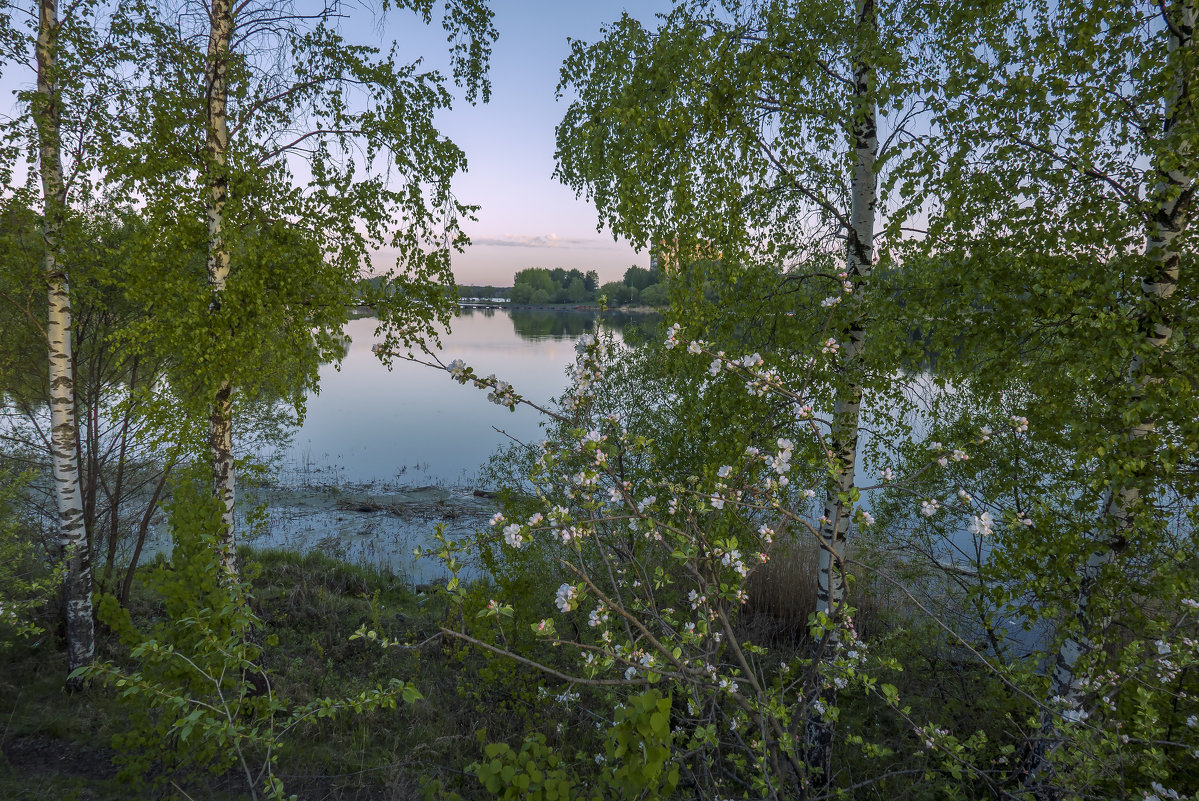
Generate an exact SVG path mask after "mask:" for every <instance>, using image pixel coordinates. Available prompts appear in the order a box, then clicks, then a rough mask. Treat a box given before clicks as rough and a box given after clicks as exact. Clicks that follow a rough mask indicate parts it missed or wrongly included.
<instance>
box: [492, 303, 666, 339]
mask: <svg viewBox="0 0 1199 801" xmlns="http://www.w3.org/2000/svg"><path fill="white" fill-rule="evenodd" d="M510 314H511V316H512V327H513V328H514V329H515V331H516V335H517V336H518V337H520V338H521V339H524V340H532V341H535V340H538V339H572V338H574V337H577V336H579V335H581V334H586V333H589V332H591V331H594V330H595V324H596V320H597V318H598V317H599V316H600V315H598V314H596V313H595V312H576V311H535V310H526V309H520V310H517V309H514V310H512V311H511V312H510ZM656 317H657V316H656V315H645V314H628V313H626V312H605V313H604V315H603V319H604V327H605V328H608V329H609V330H615V331H616V332H617V333H620V334H622V335H623V334H624V333H625V332H626V331H628V330H629V329H632V328H635V327H637V326H641V325H644V324H645V323H647V322H649V321H650V320H651V319H652V318H656Z"/></svg>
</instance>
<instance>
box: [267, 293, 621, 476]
mask: <svg viewBox="0 0 1199 801" xmlns="http://www.w3.org/2000/svg"><path fill="white" fill-rule="evenodd" d="M637 317H638V315H630V314H625V315H605V317H604V320H605V325H610V326H611V328H613V329H615V330H616V331H617V332H618V334H619V332H622V331H624V330H625V329H626V328H628V327H629V326H630V325H631V324H633V323H634V322H635V321H636V319H637ZM595 323H596V315H595V314H594V313H582V312H550V311H523V312H508V311H504V310H501V311H494V310H476V311H465V312H464V313H462V314H460V315H459V316H457V317H456V318H455V319H454V321H453V323H452V326H451V330H450V332H449V333H445V332H442V349H441V351H440V352H439V354H438V355H439V356H440V358H441V359H442V360H443V361H445V362H449V361H451V360H453V359H462V360H463V361H465V362H466V363H467V364H469V365H471V366H472V367H474V368H475V371H476V372H477V373H478V374H480V375H489V374H492V373H494V374H495V375H497V376H499V377H500V378H502V379H504V380H505V381H509V382H511V383H512V384H513V386H515V387H516V389H517V391H518V392H520V393H521V394H523V395H525V396H526V397H528V398H529V399H531V400H536V401H539V402H540V401H546V400H549V399H551V398H553V397H555V396H556V395H559V394H561V392H562V390H563V389H565V387H566V368H567V367H568V366H569V365H570V364H571V363H572V362H573V360H574V343H575V342H576V341H577V339H578V337H579V336H581V335H582V334H584V333H588V332H591V331H594V330H595ZM376 325H377V321H376V320H375V319H374V318H372V317H364V318H361V319H358V320H351V321H350V322H349V323H348V324H347V325H346V335H347V337H348V338H349V340H350V343H349V345H348V350H347V352H346V356H345V358H344V359H343V360H342V361H341V364H340V365H338V366H334V365H332V364H327V365H324V366H322V367H321V370H320V386H321V391H320V394H317V395H310V396H309V397H308V399H307V409H308V413H307V417H306V418H305V420H304V424H303V426H302V427H301V428H300V429H299V430H298V431H297V432H296V433H295V436H294V438H293V440H292V445H291V446H290V447H289V448H288V449H287V450H286V451H284V452H283V453H281V454H276V455H277V456H280V457H281V460H280V461H281V465H282V472H281V475H280V479H281V480H282V481H283V483H285V484H287V485H291V486H304V485H314V486H321V485H325V486H328V485H338V484H344V483H351V484H371V483H376V484H384V485H407V486H421V485H427V484H438V485H443V486H446V485H458V486H473V482H474V481H475V474H476V472H477V471H478V468H479V467H480V466H481V465H482V464H483V463H484V462H485V461H486V460H487V458H488V456H490V454H491V453H492V452H493V451H494V450H495V449H496V448H497V447H498V446H500V445H502V444H505V443H507V442H510V441H511V440H513V439H515V440H519V441H522V442H530V441H536V440H538V439H540V435H541V431H540V426H539V423H540V422H541V421H540V418H539V416H538V414H537V413H536V412H535V411H533V410H531V409H527V408H523V407H520V408H517V410H516V411H515V412H510V411H508V410H507V409H505V408H502V407H499V406H495V405H493V404H491V403H488V402H487V398H486V394H485V393H483V392H481V391H479V390H477V389H475V388H474V387H471V386H462V385H460V384H458V383H456V382H454V381H452V380H450V378H449V377H448V376H447V375H446V374H445V373H444V372H442V371H439V370H434V369H431V368H429V367H425V366H422V365H418V364H412V363H410V362H404V361H397V362H396V363H395V364H394V365H393V367H392V369H391V370H388V369H387V368H386V367H384V366H383V365H382V364H381V363H380V362H379V360H378V359H377V358H375V356H374V354H373V353H372V352H371V346H372V345H373V344H374V343H375V341H376V340H375V337H374V330H375V326H376Z"/></svg>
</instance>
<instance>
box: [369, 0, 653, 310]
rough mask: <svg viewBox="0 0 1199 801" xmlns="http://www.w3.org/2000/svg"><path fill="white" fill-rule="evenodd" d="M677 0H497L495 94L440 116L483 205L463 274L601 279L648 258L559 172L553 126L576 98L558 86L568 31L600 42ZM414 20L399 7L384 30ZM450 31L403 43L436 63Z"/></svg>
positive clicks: (471, 277) (459, 257)
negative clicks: (573, 272)
mask: <svg viewBox="0 0 1199 801" xmlns="http://www.w3.org/2000/svg"><path fill="white" fill-rule="evenodd" d="M669 6H670V2H669V0H639V1H638V0H625V1H624V2H614V1H613V0H493V2H492V8H493V9H494V10H495V27H496V29H497V30H498V31H499V40H498V41H497V42H496V43H495V45H494V47H493V49H492V59H491V73H490V75H491V101H490V102H489V103H487V104H486V105H483V104H480V105H477V106H473V107H472V106H470V105H469V104H467V103H465V102H462V101H459V102H457V103H456V104H455V108H454V109H453V110H451V111H449V112H444V113H442V114H440V115H439V116H438V126H439V128H440V129H441V131H442V132H443V133H444V134H445V135H447V136H448V137H449V138H450V139H451V140H452V141H454V142H455V143H456V144H457V145H458V146H459V147H461V148H462V149H463V150H464V151H465V152H466V157H467V161H468V164H469V171H468V172H467V173H466V174H464V175H462V176H460V178H459V179H458V180H457V181H456V182H455V184H454V193H455V195H456V196H457V197H458V199H459V200H461V201H462V202H464V203H469V204H473V205H478V206H481V209H480V210H479V212H478V215H477V216H478V220H477V222H473V223H468V224H466V225H465V226H464V228H465V230H466V232H467V234H468V235H469V236H470V237H471V240H472V242H473V244H472V245H471V246H470V247H469V248H468V249H467V252H466V253H463V254H456V255H455V256H454V261H453V267H454V274H455V276H456V278H457V280H458V282H459V283H464V284H493V285H497V286H508V285H511V283H512V275H513V273H515V272H516V271H517V270H519V269H523V268H525V267H565V268H568V269H569V268H578V269H580V270H583V271H584V272H585V271H587V270H597V271H598V272H599V275H600V279H601V281H611V280H618V279H619V278H620V277H621V276H623V275H624V271H625V270H626V269H628V267H629V266H630V265H633V264H636V265H638V266H642V267H647V266H648V265H649V255H648V254H647V253H645V252H641V253H637V252H636V251H634V250H633V248H632V247H631V246H630V245H629V244H628V243H626V242H616V241H614V240H613V237H612V234H611V232H609V231H607V230H604V231H597V230H596V224H597V221H598V220H597V214H596V211H595V208H594V207H593V206H592V205H591V203H590V202H588V201H587V200H585V199H580V198H576V197H575V195H574V192H573V191H571V190H570V189H568V188H567V187H565V186H563V185H562V184H560V183H558V182H557V181H555V180H554V179H553V177H552V176H553V172H554V128H555V126H556V125H557V124H558V122H559V120H560V119H561V118H562V116H563V115H564V114H565V111H566V106H567V104H568V99H566V98H564V99H563V100H562V101H561V102H558V101H556V100H555V98H554V94H555V89H556V87H557V83H558V70H559V68H560V66H561V64H562V61H563V59H565V58H566V56H567V55H568V54H569V52H570V45H569V43H568V41H567V40H568V37H569V38H573V39H581V40H583V41H595V40H596V39H598V38H599V36H600V28H601V26H602V25H604V24H606V23H609V22H613V21H615V20H616V19H618V18H619V17H620V15H621V13H622V12H625V11H627V12H628V13H629V14H631V15H633V16H636V17H637V18H639V19H641V20H643V21H645V22H650V21H652V19H653V16H654V14H655V13H656V12H663V11H666V10H668V9H669ZM410 21H411V18H410V17H407V18H400V17H399V15H396V17H395V18H394V19H389V20H388V21H387V22H388V25H387V28H385V29H384V30H383V31H382V33H383V35H385V36H388V37H389V38H390V36H391V35H392V30H393V29H396V28H397V26H399V25H404V24H409V25H410ZM444 39H445V36H444V34H443V33H442V31H441V29H440V27H439V26H438V25H437V23H436V20H435V21H434V24H433V26H431V28H430V29H428V30H423V31H417V32H412V31H411V29H410V28H409V32H408V33H406V34H405V36H404V38H403V39H401V44H402V45H403V46H404V47H408V46H409V45H411V46H412V47H413V48H422V49H424V50H425V51H427V53H428V56H429V61H430V63H432V64H434V65H437V64H440V63H444V62H443V61H442V59H441V54H442V53H443V52H444V50H445V43H444Z"/></svg>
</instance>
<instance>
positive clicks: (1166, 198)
mask: <svg viewBox="0 0 1199 801" xmlns="http://www.w3.org/2000/svg"><path fill="white" fill-rule="evenodd" d="M1175 11H1176V16H1175V15H1174V14H1173V13H1171V12H1175ZM1166 13H1171V16H1172V17H1174V18H1173V19H1172V24H1171V25H1168V26H1166V31H1165V33H1166V35H1167V36H1168V37H1169V49H1170V51H1171V53H1172V54H1174V55H1178V51H1180V50H1184V49H1190V50H1191V51H1192V52H1194V50H1195V49H1196V43H1195V36H1194V33H1195V20H1196V17H1199V2H1196V0H1183V2H1181V3H1179V4H1177V5H1176V6H1173V7H1170V11H1169V12H1166ZM1183 61H1184V63H1188V64H1189V63H1193V61H1192V60H1191V59H1183ZM1175 69H1176V72H1175V75H1174V76H1173V82H1172V86H1171V92H1170V96H1169V97H1168V98H1166V103H1165V109H1166V114H1165V130H1164V134H1165V135H1164V140H1165V142H1166V143H1167V148H1168V151H1167V152H1166V153H1165V154H1162V155H1164V156H1165V158H1161V156H1159V163H1162V164H1165V165H1167V166H1166V168H1165V169H1159V170H1158V181H1157V182H1156V183H1155V185H1154V187H1153V190H1152V192H1153V194H1152V195H1151V197H1150V200H1151V202H1153V204H1154V209H1153V216H1152V218H1151V220H1150V222H1149V226H1148V230H1147V231H1146V236H1145V253H1144V264H1145V268H1144V269H1145V272H1144V277H1143V278H1142V280H1141V298H1142V304H1143V309H1144V311H1143V317H1142V320H1141V335H1142V336H1143V337H1144V340H1145V342H1146V343H1147V344H1148V345H1150V346H1152V347H1154V348H1158V349H1161V348H1165V347H1166V345H1167V344H1168V343H1169V341H1170V337H1171V336H1172V335H1173V328H1172V322H1171V320H1170V318H1169V316H1168V315H1167V314H1166V313H1165V312H1164V310H1163V308H1162V307H1163V305H1164V302H1165V301H1166V300H1168V299H1169V298H1170V297H1171V296H1172V295H1173V294H1174V290H1175V289H1176V288H1177V286H1178V278H1179V273H1180V266H1181V261H1182V254H1181V252H1180V251H1179V249H1178V247H1177V244H1176V240H1177V239H1178V236H1179V235H1180V234H1181V233H1182V232H1183V231H1184V230H1185V229H1186V227H1187V225H1188V223H1189V222H1190V209H1191V204H1192V203H1193V202H1194V192H1195V183H1196V180H1197V178H1199V176H1197V175H1196V172H1197V170H1196V162H1195V154H1194V153H1192V152H1190V147H1189V143H1187V142H1185V141H1182V140H1178V139H1177V137H1176V136H1174V134H1175V129H1176V128H1177V127H1178V126H1179V124H1180V123H1181V122H1183V120H1182V117H1183V115H1186V116H1187V117H1189V118H1191V119H1193V115H1194V110H1193V105H1194V102H1195V93H1194V76H1192V75H1188V74H1186V72H1185V71H1184V70H1182V69H1179V68H1178V67H1177V66H1176V67H1175ZM1172 139H1174V140H1175V141H1174V142H1173V145H1174V146H1173V147H1172V148H1170V145H1171V140H1172ZM1143 366H1144V365H1143V363H1142V361H1141V358H1140V356H1139V355H1137V356H1134V357H1133V359H1132V361H1131V363H1130V364H1129V366H1128V372H1127V380H1128V381H1129V383H1131V384H1132V385H1134V387H1135V388H1136V390H1137V392H1138V394H1139V393H1140V392H1141V391H1143V390H1144V388H1145V387H1147V386H1148V385H1149V384H1150V383H1152V382H1154V381H1157V380H1159V379H1156V378H1155V377H1153V376H1151V375H1145V374H1144V372H1143ZM1154 426H1155V423H1154V421H1153V420H1152V419H1141V420H1137V421H1135V422H1133V424H1132V425H1130V426H1129V427H1128V429H1127V430H1126V431H1125V432H1124V438H1125V441H1126V442H1136V441H1137V440H1140V439H1144V438H1145V437H1147V436H1148V435H1149V434H1150V433H1152V432H1153V430H1154ZM1140 499H1141V498H1140V491H1139V489H1138V488H1137V487H1135V486H1132V487H1116V486H1114V487H1110V488H1109V489H1108V492H1107V496H1106V498H1105V500H1104V504H1103V508H1102V510H1101V516H1100V520H1099V522H1098V524H1097V528H1098V529H1099V530H1100V531H1109V532H1111V535H1110V537H1109V538H1108V539H1106V540H1105V541H1101V542H1098V543H1097V547H1096V548H1095V549H1094V550H1093V551H1092V552H1091V554H1090V555H1089V556H1088V557H1087V561H1086V563H1085V565H1084V566H1083V569H1082V573H1081V576H1080V579H1081V581H1080V585H1079V590H1078V595H1077V597H1076V600H1075V607H1074V613H1073V622H1074V626H1075V628H1074V631H1072V632H1071V633H1070V634H1069V635H1068V636H1067V637H1065V639H1064V640H1063V641H1062V644H1061V645H1060V646H1059V648H1058V652H1057V654H1056V657H1055V659H1054V667H1053V674H1052V675H1051V676H1050V683H1049V697H1050V706H1051V707H1054V708H1055V709H1059V710H1062V711H1064V712H1065V714H1067V715H1070V716H1077V715H1079V714H1080V713H1082V712H1083V711H1084V709H1083V705H1084V701H1085V698H1084V696H1085V693H1084V689H1083V681H1082V676H1081V675H1080V674H1079V661H1080V660H1082V659H1083V658H1084V657H1085V656H1087V655H1088V654H1090V653H1092V652H1093V651H1094V650H1095V647H1096V644H1095V643H1094V642H1093V641H1092V639H1091V636H1092V635H1093V634H1094V631H1095V628H1096V621H1095V620H1094V618H1093V615H1092V613H1091V609H1090V607H1091V600H1092V596H1093V594H1094V592H1095V589H1096V586H1097V585H1098V583H1099V579H1100V577H1101V575H1102V573H1103V571H1104V568H1105V567H1107V566H1108V565H1110V564H1112V563H1114V562H1115V560H1116V558H1117V556H1118V555H1119V553H1120V551H1122V550H1123V549H1124V547H1125V544H1126V537H1127V535H1128V533H1129V532H1130V531H1131V529H1132V527H1133V518H1134V516H1135V514H1136V511H1137V509H1136V507H1137V505H1138V504H1139V503H1140ZM1060 718H1061V713H1060V712H1055V711H1046V712H1045V713H1044V714H1043V715H1042V717H1041V726H1040V732H1039V735H1040V736H1039V738H1038V740H1037V742H1036V743H1035V744H1034V747H1033V749H1032V751H1031V756H1030V757H1029V760H1028V762H1027V763H1026V764H1027V767H1028V772H1027V773H1026V774H1025V785H1026V786H1027V787H1030V788H1034V789H1035V790H1036V795H1037V797H1038V798H1053V797H1056V796H1057V795H1058V794H1059V793H1058V792H1057V791H1056V790H1055V789H1053V788H1052V787H1048V786H1047V780H1048V778H1049V776H1050V773H1051V769H1050V766H1049V765H1048V759H1049V756H1050V754H1051V753H1052V752H1053V751H1054V750H1055V749H1056V748H1057V747H1058V746H1059V745H1060V744H1061V742H1062V737H1061V735H1060V734H1059V731H1058V721H1059V719H1060Z"/></svg>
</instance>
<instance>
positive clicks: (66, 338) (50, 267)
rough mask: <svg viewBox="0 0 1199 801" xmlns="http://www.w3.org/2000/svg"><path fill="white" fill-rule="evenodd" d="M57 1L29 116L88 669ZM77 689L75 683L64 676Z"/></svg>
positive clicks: (43, 0)
mask: <svg viewBox="0 0 1199 801" xmlns="http://www.w3.org/2000/svg"><path fill="white" fill-rule="evenodd" d="M58 36H59V18H58V0H40V2H39V4H38V29H37V43H36V45H35V49H36V57H37V98H36V100H35V102H34V104H33V107H32V112H33V117H34V123H35V125H36V127H37V134H38V160H39V165H38V167H39V172H40V177H41V181H42V199H43V203H44V206H45V216H44V220H43V223H42V240H43V245H44V250H45V253H44V254H43V256H42V265H43V270H44V272H45V276H46V284H47V287H48V304H49V305H48V316H47V321H46V342H47V349H48V353H49V360H50V365H49V366H50V371H49V379H50V458H51V463H52V466H53V467H52V471H53V478H54V498H55V504H56V507H57V512H58V541H59V544H60V546H61V548H62V551H63V557H64V559H65V562H66V577H65V579H64V582H63V603H64V607H65V608H64V616H65V620H66V635H67V670H68V672H70V671H74V670H75V669H76V668H80V667H83V666H84V665H88V664H91V662H92V660H93V659H94V658H95V624H94V622H93V619H92V566H91V553H90V547H89V543H88V537H87V527H86V525H85V523H84V514H83V492H82V489H81V487H80V481H79V450H78V447H77V446H78V438H79V432H78V425H77V420H76V416H75V375H74V365H73V363H72V361H73V353H72V350H71V296H70V289H69V286H68V283H67V276H66V272H65V271H64V269H63V266H62V263H61V253H62V229H63V219H64V217H65V214H66V201H67V190H66V185H65V182H64V180H63V168H62V148H61V145H60V142H61V125H60V119H61V109H60V107H59V104H60V103H61V98H60V94H59V91H58V76H57V72H58ZM67 684H68V686H70V687H72V688H78V687H80V686H81V685H82V680H80V679H69V680H68V682H67Z"/></svg>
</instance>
